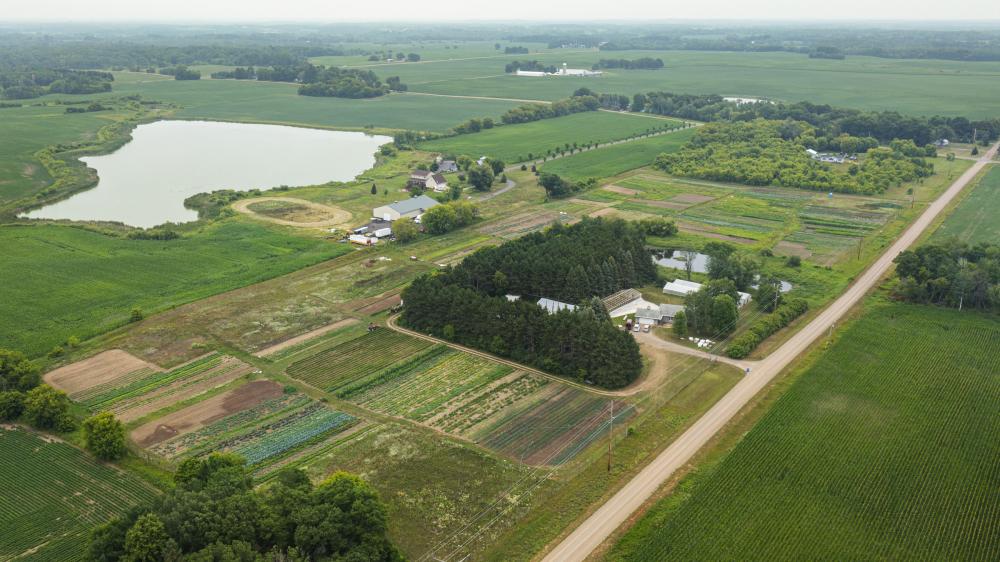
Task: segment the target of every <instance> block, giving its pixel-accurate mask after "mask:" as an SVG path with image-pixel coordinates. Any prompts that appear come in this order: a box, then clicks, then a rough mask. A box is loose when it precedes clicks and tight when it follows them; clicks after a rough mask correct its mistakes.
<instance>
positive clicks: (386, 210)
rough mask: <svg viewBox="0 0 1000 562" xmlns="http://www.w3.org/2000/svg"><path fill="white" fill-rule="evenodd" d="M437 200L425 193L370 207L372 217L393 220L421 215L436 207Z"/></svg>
mask: <svg viewBox="0 0 1000 562" xmlns="http://www.w3.org/2000/svg"><path fill="white" fill-rule="evenodd" d="M438 204H439V203H438V202H437V201H435V200H433V199H431V198H430V197H428V196H426V195H421V196H419V197H413V198H411V199H406V200H404V201H396V202H394V203H390V204H388V205H382V206H381V207H375V208H374V209H372V218H376V219H382V220H386V221H395V220H399V219H403V218H412V217H416V216H418V215H422V214H423V213H424V211H426V210H427V209H430V208H433V207H437V206H438Z"/></svg>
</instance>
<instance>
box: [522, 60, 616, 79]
mask: <svg viewBox="0 0 1000 562" xmlns="http://www.w3.org/2000/svg"><path fill="white" fill-rule="evenodd" d="M601 74H604V73H603V72H601V71H600V70H587V69H586V68H569V67H568V66H567V65H566V63H563V64H562V67H560V68H557V69H556V71H555V72H543V71H541V70H521V69H518V70H516V71H515V72H514V76H530V77H535V78H540V77H543V76H584V77H590V76H600V75H601Z"/></svg>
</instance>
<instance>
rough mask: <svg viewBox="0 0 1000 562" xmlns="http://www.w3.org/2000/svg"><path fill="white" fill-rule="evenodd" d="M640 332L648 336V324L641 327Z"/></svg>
mask: <svg viewBox="0 0 1000 562" xmlns="http://www.w3.org/2000/svg"><path fill="white" fill-rule="evenodd" d="M642 331H643V332H646V333H647V334H648V333H649V324H646V325H644V326H643V327H642Z"/></svg>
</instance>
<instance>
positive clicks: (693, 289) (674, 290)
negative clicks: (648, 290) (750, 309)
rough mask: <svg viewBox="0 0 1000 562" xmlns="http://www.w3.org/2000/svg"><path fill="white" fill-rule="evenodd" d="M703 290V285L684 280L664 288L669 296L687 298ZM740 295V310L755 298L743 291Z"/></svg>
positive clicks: (668, 283)
mask: <svg viewBox="0 0 1000 562" xmlns="http://www.w3.org/2000/svg"><path fill="white" fill-rule="evenodd" d="M700 290H701V283H695V282H694V281H686V280H684V279H674V280H673V281H667V283H666V284H665V285H664V286H663V292H664V293H666V294H668V295H674V296H677V297H686V296H687V295H689V294H691V293H697V292H698V291H700ZM737 294H739V297H740V301H739V302H738V303H736V304H737V305H738V306H739V307H740V308H743V307H744V306H746V305H747V304H749V303H750V301H751V300H752V299H753V297H752V296H751V295H750V293H744V292H742V291H737Z"/></svg>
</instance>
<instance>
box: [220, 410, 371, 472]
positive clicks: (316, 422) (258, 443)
mask: <svg viewBox="0 0 1000 562" xmlns="http://www.w3.org/2000/svg"><path fill="white" fill-rule="evenodd" d="M318 406H319V407H318V408H316V409H314V410H312V411H310V412H309V413H308V414H306V415H302V416H297V417H295V418H294V419H293V420H292V421H291V422H289V423H283V421H284V420H279V421H278V422H276V423H274V424H271V425H267V426H263V427H260V428H258V429H256V430H255V431H253V432H252V433H250V434H248V435H246V436H245V439H244V441H241V442H240V444H237V445H233V446H232V447H231V450H232V451H233V452H235V453H237V454H239V455H241V456H243V457H244V458H245V459H246V460H247V463H248V464H249V465H251V466H254V465H258V464H261V463H262V462H263V461H265V460H267V459H270V458H272V457H275V456H277V455H281V454H283V453H286V452H288V451H290V450H292V449H294V448H296V447H299V446H301V445H303V444H306V443H308V442H310V441H312V440H314V439H316V438H320V437H323V438H326V437H329V436H330V435H332V434H334V433H340V432H341V431H343V430H345V429H347V428H348V427H350V426H351V425H354V424H355V423H357V421H358V419H357V418H355V417H354V416H352V415H350V414H345V413H343V412H337V411H335V410H331V409H329V408H327V407H326V406H322V405H318Z"/></svg>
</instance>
